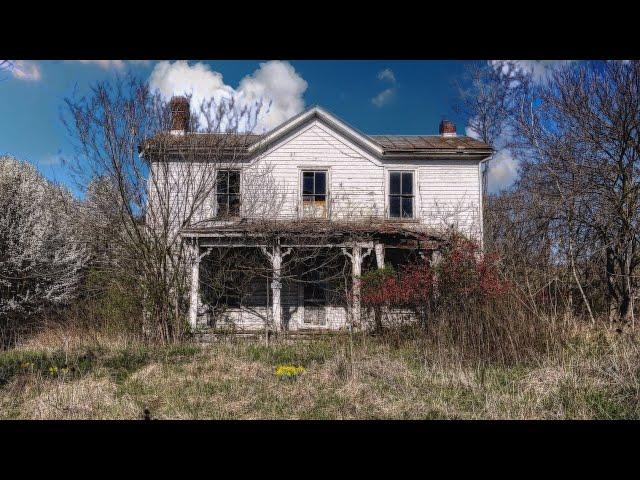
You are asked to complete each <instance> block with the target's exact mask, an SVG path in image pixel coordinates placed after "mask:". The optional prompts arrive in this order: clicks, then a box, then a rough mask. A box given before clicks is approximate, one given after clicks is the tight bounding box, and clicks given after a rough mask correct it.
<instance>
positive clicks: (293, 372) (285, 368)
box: [275, 365, 305, 378]
mask: <svg viewBox="0 0 640 480" xmlns="http://www.w3.org/2000/svg"><path fill="white" fill-rule="evenodd" d="M304 371H305V368H304V367H296V366H294V365H279V366H278V367H277V368H276V372H275V373H276V377H278V378H294V377H297V376H298V375H300V374H301V373H303V372H304Z"/></svg>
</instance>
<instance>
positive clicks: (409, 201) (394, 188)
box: [389, 171, 414, 218]
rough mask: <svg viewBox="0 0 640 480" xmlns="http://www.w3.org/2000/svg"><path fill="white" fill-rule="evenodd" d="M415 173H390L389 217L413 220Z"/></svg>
mask: <svg viewBox="0 0 640 480" xmlns="http://www.w3.org/2000/svg"><path fill="white" fill-rule="evenodd" d="M413 206H414V194H413V172H402V171H396V172H394V171H391V172H389V217H391V218H413V211H414V208H413Z"/></svg>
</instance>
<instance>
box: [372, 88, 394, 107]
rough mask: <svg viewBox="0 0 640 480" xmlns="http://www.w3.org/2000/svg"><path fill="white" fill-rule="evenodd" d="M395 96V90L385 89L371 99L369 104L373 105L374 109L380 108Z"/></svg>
mask: <svg viewBox="0 0 640 480" xmlns="http://www.w3.org/2000/svg"><path fill="white" fill-rule="evenodd" d="M395 94H396V89H395V88H387V89H386V90H383V91H381V92H380V93H379V94H378V95H376V96H375V97H373V98H372V99H371V103H373V104H374V105H375V106H376V107H378V108H380V107H383V106H385V105H387V104H388V103H389V102H391V100H393V97H394V96H395Z"/></svg>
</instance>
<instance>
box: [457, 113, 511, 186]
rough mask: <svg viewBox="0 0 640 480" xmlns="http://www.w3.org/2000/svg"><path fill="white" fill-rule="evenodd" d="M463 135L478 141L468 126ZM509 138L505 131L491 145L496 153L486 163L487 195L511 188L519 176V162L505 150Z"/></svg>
mask: <svg viewBox="0 0 640 480" xmlns="http://www.w3.org/2000/svg"><path fill="white" fill-rule="evenodd" d="M465 134H466V135H467V136H468V137H471V138H475V139H476V140H480V136H479V135H478V133H477V132H476V131H475V130H473V129H472V128H471V127H470V126H468V125H467V127H466V129H465ZM510 138H511V137H510V133H509V132H508V131H505V132H503V133H502V135H500V136H499V137H498V138H497V139H496V141H495V145H493V147H494V148H495V149H496V150H497V153H496V154H495V155H494V156H493V158H491V159H490V160H489V163H488V168H489V171H488V172H487V190H488V191H489V193H499V192H500V191H502V190H505V189H507V188H509V187H511V185H513V183H514V182H515V181H516V180H517V179H518V176H519V175H520V171H519V165H520V162H519V161H518V159H516V158H514V157H513V156H512V155H511V152H510V151H509V149H508V148H506V145H508V142H509V140H510Z"/></svg>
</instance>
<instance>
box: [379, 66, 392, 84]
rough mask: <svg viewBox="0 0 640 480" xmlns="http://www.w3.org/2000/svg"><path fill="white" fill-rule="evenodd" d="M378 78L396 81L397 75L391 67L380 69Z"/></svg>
mask: <svg viewBox="0 0 640 480" xmlns="http://www.w3.org/2000/svg"><path fill="white" fill-rule="evenodd" d="M378 80H382V81H385V80H386V81H387V82H391V83H396V76H395V74H394V73H393V70H391V69H390V68H385V69H384V70H380V71H379V72H378Z"/></svg>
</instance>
